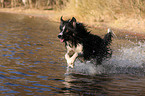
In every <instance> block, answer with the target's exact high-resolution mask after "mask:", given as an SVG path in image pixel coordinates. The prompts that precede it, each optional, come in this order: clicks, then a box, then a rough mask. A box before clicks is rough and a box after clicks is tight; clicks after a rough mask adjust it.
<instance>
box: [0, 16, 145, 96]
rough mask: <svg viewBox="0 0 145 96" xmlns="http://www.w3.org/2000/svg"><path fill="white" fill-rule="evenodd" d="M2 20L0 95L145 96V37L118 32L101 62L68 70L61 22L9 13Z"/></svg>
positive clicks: (0, 26)
mask: <svg viewBox="0 0 145 96" xmlns="http://www.w3.org/2000/svg"><path fill="white" fill-rule="evenodd" d="M0 21H1V22H0V61H1V62H0V95H3V96H16V95H17V96H26V95H36V96H48V95H54V96H57V95H58V96H63V95H68V96H70V95H71V96H80V95H81V96H83V95H88V96H92V95H94V96H96V95H103V96H104V95H106V96H113V95H114V96H118V95H120V96H123V95H128V96H132V95H140V96H142V95H145V90H144V89H145V87H144V85H145V77H144V66H145V61H144V60H145V59H144V58H145V44H144V41H143V39H144V38H141V39H142V41H140V40H139V38H137V39H136V37H134V39H132V36H130V37H129V36H128V35H127V39H124V38H125V37H126V36H125V35H123V34H121V35H120V36H119V35H118V34H117V35H118V36H119V37H118V39H117V38H116V39H114V40H113V43H112V49H113V51H114V54H113V56H112V58H111V59H109V60H108V61H104V63H103V64H102V65H101V66H97V67H96V66H95V65H93V64H92V65H91V64H90V62H88V63H87V64H83V63H80V62H79V61H76V65H75V68H74V69H66V62H65V60H64V54H65V48H64V45H63V44H62V43H60V42H59V40H58V39H57V34H58V33H59V31H58V30H59V29H58V23H54V22H49V21H48V20H47V19H42V18H34V17H31V18H30V17H28V16H23V15H16V14H14V15H13V14H6V13H0ZM93 31H94V30H93ZM95 31H97V30H95ZM99 32H100V33H99ZM99 32H98V34H104V33H103V32H102V30H99ZM122 38H123V39H122ZM130 40H131V41H130ZM139 41H140V43H139ZM77 62H78V63H77ZM67 72H71V74H65V73H67ZM94 74H97V75H94ZM92 75H93V76H92Z"/></svg>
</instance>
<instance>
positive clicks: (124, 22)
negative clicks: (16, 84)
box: [0, 7, 145, 39]
mask: <svg viewBox="0 0 145 96" xmlns="http://www.w3.org/2000/svg"><path fill="white" fill-rule="evenodd" d="M0 12H7V13H13V14H24V15H28V16H29V17H30V18H35V17H42V18H46V19H48V20H49V21H55V22H59V18H60V17H61V16H63V17H64V19H68V18H71V17H72V16H75V15H74V14H69V13H67V12H58V11H54V10H39V9H24V8H21V7H20V8H0ZM76 18H77V20H78V21H79V22H82V23H85V24H86V25H88V26H89V27H94V28H99V29H100V28H101V29H105V30H106V29H107V28H112V29H113V30H115V33H116V32H117V33H119V34H120V32H123V33H127V34H128V35H129V34H130V35H135V36H138V37H140V38H141V39H145V28H144V25H145V24H144V21H145V20H142V19H140V20H137V19H132V20H131V19H129V18H126V19H125V18H122V19H120V20H112V21H109V22H95V21H94V22H92V21H84V20H81V19H80V18H78V17H76Z"/></svg>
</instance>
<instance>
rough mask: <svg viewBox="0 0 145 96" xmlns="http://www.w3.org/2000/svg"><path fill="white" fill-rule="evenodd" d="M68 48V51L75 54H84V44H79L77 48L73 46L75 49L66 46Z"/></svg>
mask: <svg viewBox="0 0 145 96" xmlns="http://www.w3.org/2000/svg"><path fill="white" fill-rule="evenodd" d="M66 48H67V51H68V52H70V51H71V50H73V51H74V52H77V53H83V45H82V44H77V46H76V47H75V46H73V47H70V46H66Z"/></svg>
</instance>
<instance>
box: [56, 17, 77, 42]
mask: <svg viewBox="0 0 145 96" xmlns="http://www.w3.org/2000/svg"><path fill="white" fill-rule="evenodd" d="M60 21H61V24H60V33H59V34H58V38H59V39H60V41H61V42H66V41H72V40H74V39H75V35H76V19H75V18H74V17H73V18H72V19H71V20H66V21H65V20H63V19H62V17H61V18H60Z"/></svg>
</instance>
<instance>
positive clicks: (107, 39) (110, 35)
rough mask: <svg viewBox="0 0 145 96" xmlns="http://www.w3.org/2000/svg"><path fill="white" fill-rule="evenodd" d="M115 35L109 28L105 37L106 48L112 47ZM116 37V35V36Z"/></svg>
mask: <svg viewBox="0 0 145 96" xmlns="http://www.w3.org/2000/svg"><path fill="white" fill-rule="evenodd" d="M113 35H115V34H114V33H113V32H112V30H111V29H110V28H109V29H108V33H107V34H106V35H105V36H104V44H105V45H106V46H108V45H110V43H111V42H112V37H113ZM115 36H116V35H115Z"/></svg>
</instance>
